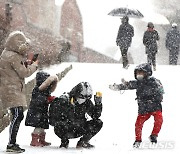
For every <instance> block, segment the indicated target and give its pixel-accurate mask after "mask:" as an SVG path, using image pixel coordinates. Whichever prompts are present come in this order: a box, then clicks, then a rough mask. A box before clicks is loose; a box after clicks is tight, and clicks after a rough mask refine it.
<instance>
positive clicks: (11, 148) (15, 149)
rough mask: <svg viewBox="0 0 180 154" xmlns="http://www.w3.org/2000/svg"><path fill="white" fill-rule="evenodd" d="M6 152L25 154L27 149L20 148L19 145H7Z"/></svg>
mask: <svg viewBox="0 0 180 154" xmlns="http://www.w3.org/2000/svg"><path fill="white" fill-rule="evenodd" d="M6 152H15V153H22V152H25V149H22V148H20V147H19V145H18V144H9V145H7V148H6Z"/></svg>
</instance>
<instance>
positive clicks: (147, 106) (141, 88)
mask: <svg viewBox="0 0 180 154" xmlns="http://www.w3.org/2000/svg"><path fill="white" fill-rule="evenodd" d="M119 87H120V88H119V89H120V90H127V89H136V96H137V98H136V99H137V101H138V113H139V114H146V113H150V112H155V111H162V105H161V102H162V99H163V96H162V94H161V93H160V91H159V88H158V85H157V82H156V81H155V78H154V77H148V78H147V79H144V80H143V81H139V80H131V81H129V82H128V83H127V84H126V86H125V85H123V84H120V85H119Z"/></svg>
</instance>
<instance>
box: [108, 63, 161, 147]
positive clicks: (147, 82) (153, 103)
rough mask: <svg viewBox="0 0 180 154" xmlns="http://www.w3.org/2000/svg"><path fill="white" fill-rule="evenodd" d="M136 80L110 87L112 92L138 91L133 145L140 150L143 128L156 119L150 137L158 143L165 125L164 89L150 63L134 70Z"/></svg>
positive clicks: (123, 81) (153, 141)
mask: <svg viewBox="0 0 180 154" xmlns="http://www.w3.org/2000/svg"><path fill="white" fill-rule="evenodd" d="M134 76H135V79H136V80H131V81H125V80H122V83H121V84H116V83H114V84H113V85H109V88H110V89H111V90H115V91H118V90H128V89H136V96H137V98H136V100H137V102H138V117H137V120H136V124H135V135H136V139H135V142H134V144H133V146H134V147H136V148H138V147H139V146H140V144H141V142H142V128H143V124H144V122H145V121H147V120H148V119H149V118H150V117H151V116H153V117H154V128H153V130H152V132H151V135H150V137H149V139H150V141H151V142H152V143H157V137H158V134H159V132H160V130H161V126H162V123H163V116H162V104H161V102H162V100H163V94H164V89H163V86H162V84H161V82H160V80H158V79H156V78H155V77H152V68H151V65H150V64H148V63H144V64H140V65H138V66H137V67H136V68H135V70H134Z"/></svg>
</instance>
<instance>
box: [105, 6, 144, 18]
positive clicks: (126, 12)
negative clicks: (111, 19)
mask: <svg viewBox="0 0 180 154" xmlns="http://www.w3.org/2000/svg"><path fill="white" fill-rule="evenodd" d="M108 15H111V16H118V17H123V16H128V17H132V18H143V17H144V16H143V14H142V13H141V12H140V11H139V10H137V9H130V8H127V7H121V8H115V9H113V10H112V11H111V12H109V13H108Z"/></svg>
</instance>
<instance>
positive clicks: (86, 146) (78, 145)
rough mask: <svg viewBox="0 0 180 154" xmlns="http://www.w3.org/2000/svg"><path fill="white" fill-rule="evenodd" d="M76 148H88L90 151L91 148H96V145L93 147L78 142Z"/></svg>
mask: <svg viewBox="0 0 180 154" xmlns="http://www.w3.org/2000/svg"><path fill="white" fill-rule="evenodd" d="M76 148H77V149H79V148H86V149H90V148H94V145H91V144H90V143H89V142H84V141H81V140H80V141H78V143H77V145H76Z"/></svg>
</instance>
